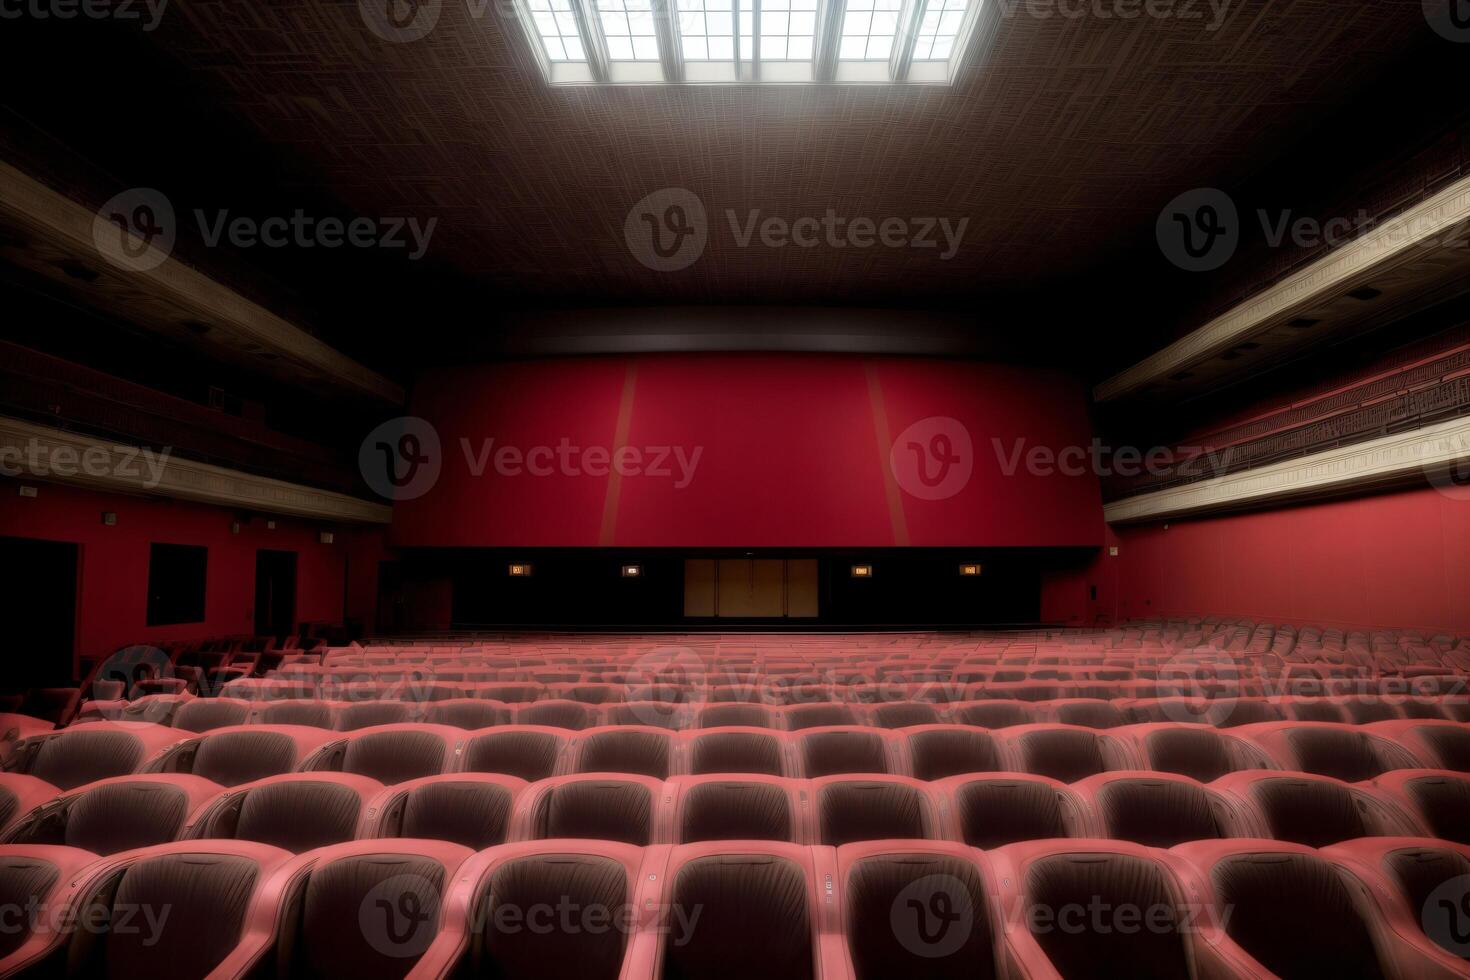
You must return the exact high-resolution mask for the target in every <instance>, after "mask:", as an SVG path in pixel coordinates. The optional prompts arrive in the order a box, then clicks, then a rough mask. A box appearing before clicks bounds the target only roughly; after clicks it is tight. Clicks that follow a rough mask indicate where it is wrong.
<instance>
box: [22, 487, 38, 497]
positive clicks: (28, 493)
mask: <svg viewBox="0 0 1470 980" xmlns="http://www.w3.org/2000/svg"><path fill="white" fill-rule="evenodd" d="M39 493H40V491H39V490H37V489H36V488H35V487H21V488H20V495H21V496H22V497H35V496H37V495H38V494H39Z"/></svg>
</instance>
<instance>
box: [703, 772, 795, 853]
mask: <svg viewBox="0 0 1470 980" xmlns="http://www.w3.org/2000/svg"><path fill="white" fill-rule="evenodd" d="M794 819H795V818H794V815H793V814H792V812H791V798H790V796H789V795H788V794H787V792H786V790H785V789H784V788H783V787H781V786H778V785H776V784H774V783H767V782H758V781H754V780H741V779H728V780H727V779H721V780H718V781H704V782H698V783H695V784H693V785H691V786H690V787H689V788H688V789H687V790H686V791H685V793H684V800H683V808H682V811H681V815H680V818H679V843H680V844H693V843H696V842H699V841H709V840H778V841H795V840H796V827H795V826H794Z"/></svg>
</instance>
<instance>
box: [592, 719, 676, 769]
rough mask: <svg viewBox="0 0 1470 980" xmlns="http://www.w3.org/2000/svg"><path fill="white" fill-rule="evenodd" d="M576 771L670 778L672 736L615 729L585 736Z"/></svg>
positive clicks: (659, 732)
mask: <svg viewBox="0 0 1470 980" xmlns="http://www.w3.org/2000/svg"><path fill="white" fill-rule="evenodd" d="M576 770H577V772H627V773H632V774H634V775H637V776H652V777H653V778H655V779H667V778H668V776H669V735H668V733H667V732H662V731H639V730H637V729H633V728H628V729H614V730H611V731H599V732H590V733H588V734H586V735H585V736H583V738H582V744H581V749H580V751H579V752H578V753H577V763H576Z"/></svg>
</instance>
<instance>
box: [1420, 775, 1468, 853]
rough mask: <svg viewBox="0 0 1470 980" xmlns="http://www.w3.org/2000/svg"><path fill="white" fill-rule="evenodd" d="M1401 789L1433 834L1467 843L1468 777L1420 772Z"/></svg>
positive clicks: (1459, 842)
mask: <svg viewBox="0 0 1470 980" xmlns="http://www.w3.org/2000/svg"><path fill="white" fill-rule="evenodd" d="M1404 791H1405V792H1406V793H1407V794H1408V796H1409V798H1410V799H1412V800H1413V801H1414V805H1415V806H1416V807H1417V808H1418V810H1419V813H1420V814H1422V815H1423V817H1424V821H1425V822H1426V823H1427V824H1428V825H1429V829H1430V831H1431V832H1433V834H1434V836H1435V837H1438V838H1439V839H1440V840H1449V841H1454V842H1455V843H1457V844H1470V779H1456V778H1454V777H1452V776H1422V777H1420V778H1418V779H1411V780H1409V781H1408V782H1407V783H1405V785H1404Z"/></svg>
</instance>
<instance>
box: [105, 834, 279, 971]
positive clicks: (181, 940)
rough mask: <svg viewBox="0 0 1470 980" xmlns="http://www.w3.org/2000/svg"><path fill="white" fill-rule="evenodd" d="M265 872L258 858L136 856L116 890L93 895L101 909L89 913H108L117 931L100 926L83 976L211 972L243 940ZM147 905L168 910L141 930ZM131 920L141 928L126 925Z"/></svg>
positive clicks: (171, 855) (171, 854)
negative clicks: (139, 921) (248, 914)
mask: <svg viewBox="0 0 1470 980" xmlns="http://www.w3.org/2000/svg"><path fill="white" fill-rule="evenodd" d="M259 875H260V868H259V865H258V864H257V863H256V862H255V861H252V860H250V859H249V858H246V857H241V856H237V855H231V854H211V853H198V854H189V853H170V854H162V855H158V856H155V857H146V858H143V859H142V860H140V861H137V862H136V863H134V864H132V865H130V866H129V867H128V868H127V869H126V870H125V871H124V872H123V874H122V876H121V880H119V881H118V882H117V883H116V889H115V891H113V890H112V889H105V890H104V892H103V893H101V894H99V895H97V896H96V897H95V898H94V900H93V901H94V902H95V906H94V909H95V911H92V912H89V913H88V914H89V915H103V916H105V919H104V921H106V922H109V923H116V924H117V928H107V929H106V930H103V931H100V932H101V936H102V938H101V939H100V940H99V941H98V942H96V943H95V945H94V946H92V948H91V952H90V955H89V956H88V957H87V960H88V964H87V967H86V968H84V969H82V970H81V971H79V973H80V975H84V976H97V975H101V976H109V977H119V978H121V977H159V978H161V980H193V978H197V977H202V976H205V975H206V974H208V973H209V972H210V971H211V970H212V969H213V968H214V967H216V966H218V965H219V963H220V962H221V961H222V960H223V959H224V958H225V957H226V956H227V955H228V954H229V953H230V952H231V951H232V950H233V949H234V948H235V946H236V945H238V943H239V941H240V937H241V934H242V932H243V930H244V923H245V913H246V911H247V909H248V907H249V903H250V898H251V895H252V894H253V893H254V889H255V887H256V885H257V883H258V878H259ZM146 909H168V910H169V914H168V915H167V917H164V918H160V919H158V920H155V922H154V923H153V924H152V925H150V926H145V927H142V928H139V927H137V919H138V918H139V917H140V916H139V915H138V912H139V910H146ZM103 910H105V911H103ZM124 917H126V919H125V918H124ZM88 921H95V920H93V919H89V920H88ZM124 921H128V922H130V923H132V924H133V926H134V927H133V928H123V927H122V924H123V922H124Z"/></svg>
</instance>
